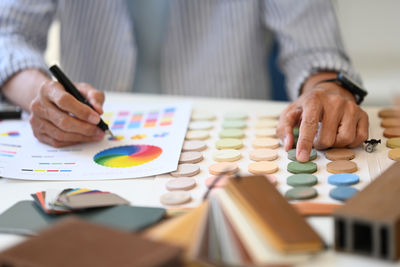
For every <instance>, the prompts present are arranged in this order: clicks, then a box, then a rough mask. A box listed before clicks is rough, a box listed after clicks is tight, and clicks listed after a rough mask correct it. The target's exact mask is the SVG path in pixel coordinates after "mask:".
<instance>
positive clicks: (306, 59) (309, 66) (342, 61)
mask: <svg viewBox="0 0 400 267" xmlns="http://www.w3.org/2000/svg"><path fill="white" fill-rule="evenodd" d="M282 70H283V72H284V73H285V74H286V86H287V88H288V93H289V96H290V98H291V99H292V100H295V99H297V98H298V96H299V93H300V89H301V87H302V86H303V84H304V82H305V81H306V80H307V79H308V77H310V76H311V75H313V74H315V73H318V72H320V71H334V72H343V73H345V74H346V75H348V76H349V77H350V78H351V79H353V80H354V81H356V82H358V83H359V84H362V82H361V78H360V75H359V74H358V73H357V72H356V71H355V70H354V69H353V66H352V65H351V63H350V61H349V60H348V59H347V58H345V57H344V56H342V55H340V54H338V53H329V52H325V53H321V52H319V53H312V54H309V55H301V56H296V57H293V58H292V59H290V60H288V61H287V62H283V64H282Z"/></svg>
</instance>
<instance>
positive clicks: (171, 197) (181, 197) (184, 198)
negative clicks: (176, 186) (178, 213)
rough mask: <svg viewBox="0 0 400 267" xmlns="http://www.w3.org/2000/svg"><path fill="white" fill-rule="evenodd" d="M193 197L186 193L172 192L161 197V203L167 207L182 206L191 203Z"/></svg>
mask: <svg viewBox="0 0 400 267" xmlns="http://www.w3.org/2000/svg"><path fill="white" fill-rule="evenodd" d="M191 199H192V198H191V196H190V194H189V193H188V192H186V191H172V192H168V193H165V194H163V195H161V197H160V201H161V203H162V204H164V205H167V206H173V205H181V204H185V203H187V202H189V201H190V200H191Z"/></svg>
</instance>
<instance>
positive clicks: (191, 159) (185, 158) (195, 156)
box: [179, 151, 203, 163]
mask: <svg viewBox="0 0 400 267" xmlns="http://www.w3.org/2000/svg"><path fill="white" fill-rule="evenodd" d="M202 160H203V155H202V154H201V152H198V151H186V152H182V153H181V156H180V157H179V163H198V162H200V161H202Z"/></svg>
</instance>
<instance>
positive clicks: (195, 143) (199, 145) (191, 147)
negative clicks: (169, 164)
mask: <svg viewBox="0 0 400 267" xmlns="http://www.w3.org/2000/svg"><path fill="white" fill-rule="evenodd" d="M206 148H207V144H206V143H205V142H203V141H200V140H190V141H185V142H184V143H183V146H182V151H199V152H200V151H203V150H205V149H206Z"/></svg>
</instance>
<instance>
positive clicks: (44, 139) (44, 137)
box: [35, 133, 76, 148]
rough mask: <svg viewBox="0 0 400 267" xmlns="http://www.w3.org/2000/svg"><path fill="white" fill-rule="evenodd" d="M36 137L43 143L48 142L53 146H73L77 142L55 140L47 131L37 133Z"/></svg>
mask: <svg viewBox="0 0 400 267" xmlns="http://www.w3.org/2000/svg"><path fill="white" fill-rule="evenodd" d="M35 137H36V138H37V139H38V140H39V141H40V142H42V143H45V144H48V145H50V146H52V147H57V148H58V147H66V146H72V145H75V144H76V143H73V142H62V141H58V140H55V139H53V138H51V137H50V136H48V135H47V134H45V133H40V134H39V135H35Z"/></svg>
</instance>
